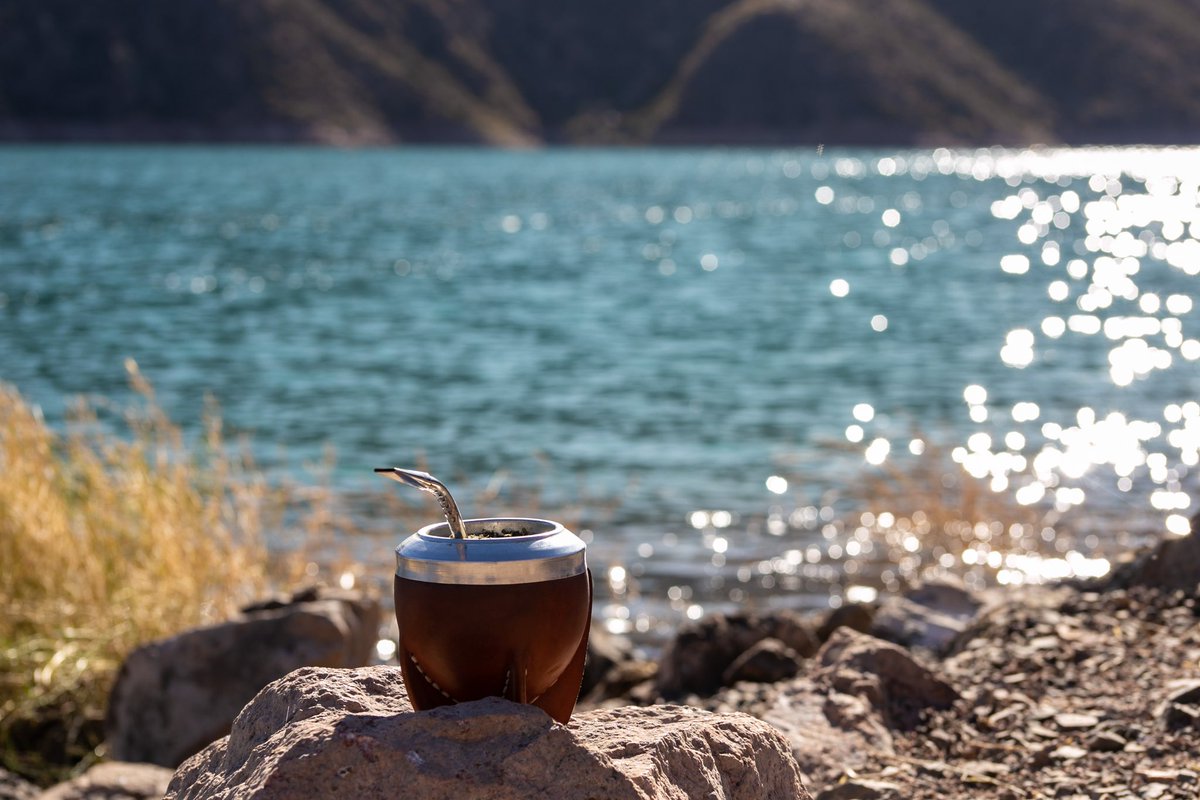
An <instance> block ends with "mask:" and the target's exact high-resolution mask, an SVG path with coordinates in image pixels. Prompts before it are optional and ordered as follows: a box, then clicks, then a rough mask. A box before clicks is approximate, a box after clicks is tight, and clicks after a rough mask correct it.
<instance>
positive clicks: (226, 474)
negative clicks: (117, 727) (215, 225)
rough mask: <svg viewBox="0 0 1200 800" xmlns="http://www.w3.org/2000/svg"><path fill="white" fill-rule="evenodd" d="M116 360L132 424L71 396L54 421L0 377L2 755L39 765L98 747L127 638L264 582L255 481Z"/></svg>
mask: <svg viewBox="0 0 1200 800" xmlns="http://www.w3.org/2000/svg"><path fill="white" fill-rule="evenodd" d="M127 366H128V368H129V372H130V378H131V381H132V383H133V386H134V387H135V388H136V389H137V390H138V391H139V392H140V393H141V395H142V397H143V401H144V402H142V403H139V404H137V405H136V406H135V407H131V408H130V409H128V410H127V411H126V412H125V424H126V425H127V426H128V433H125V432H121V433H113V432H109V431H106V430H105V428H104V426H102V425H101V424H100V423H99V422H98V420H97V417H96V415H95V413H94V412H93V410H92V409H91V408H89V407H88V406H87V405H85V404H83V403H80V404H79V405H78V406H77V408H76V409H75V411H74V413H73V415H72V421H71V423H70V425H69V426H68V430H67V432H66V434H64V435H59V434H56V433H55V432H54V431H52V430H51V429H50V428H49V427H48V426H47V425H46V423H45V422H44V420H43V419H42V417H41V414H40V412H39V410H38V409H37V408H35V407H33V406H31V405H30V404H29V403H27V402H26V401H25V400H24V399H23V398H22V397H21V395H20V394H19V393H18V392H17V391H16V390H15V389H13V388H11V387H4V386H0V564H2V565H3V568H2V569H0V606H2V608H3V614H2V615H0V653H2V654H3V663H4V667H3V671H2V672H0V758H2V760H3V764H4V766H6V767H7V768H9V769H13V770H15V771H18V772H21V773H23V774H26V775H31V776H34V777H40V778H43V779H45V778H46V777H55V776H56V775H55V773H56V772H57V773H59V774H61V770H62V765H63V764H70V763H75V762H80V761H83V762H84V763H87V761H89V760H90V759H94V758H95V757H96V754H95V748H96V747H97V745H98V744H99V742H100V738H101V730H100V728H101V721H102V719H103V714H104V710H105V703H106V700H107V695H108V691H109V689H110V687H111V684H112V680H113V678H114V675H115V672H116V670H117V668H118V667H119V665H120V663H121V661H122V659H123V658H124V657H125V655H126V654H127V653H128V652H129V651H130V650H132V649H133V648H134V647H136V646H137V645H138V644H140V643H143V642H145V641H148V640H151V639H154V638H157V637H161V636H164V635H167V634H171V633H173V632H177V631H179V630H181V629H184V628H186V627H188V626H193V625H196V624H201V623H208V622H213V621H216V620H220V619H222V618H225V617H228V616H229V615H231V614H233V613H234V612H236V610H237V608H238V606H239V604H240V603H242V602H243V601H245V600H247V599H249V598H250V597H251V596H252V595H254V594H256V593H260V592H261V591H263V590H264V589H265V588H266V586H267V584H268V578H269V576H268V563H269V560H268V557H267V552H266V549H265V545H264V543H263V539H262V531H263V528H264V514H265V513H266V512H267V509H268V508H269V507H270V506H271V502H270V501H271V498H270V492H269V491H268V489H267V487H266V485H265V483H264V482H263V480H262V479H261V478H260V477H259V476H257V475H256V474H255V473H254V471H253V467H252V465H251V464H249V462H248V460H247V459H246V458H243V457H238V456H236V455H234V454H232V451H231V448H230V447H229V446H228V445H227V444H226V442H225V441H224V440H223V438H222V433H221V425H220V421H219V419H218V418H217V417H216V416H215V415H211V414H210V415H208V416H207V418H206V428H205V431H206V434H205V437H204V440H203V442H201V443H199V444H198V445H197V446H195V447H193V448H188V447H187V446H185V442H184V439H183V436H182V434H181V432H180V430H179V428H178V427H176V426H175V425H173V424H172V423H171V422H170V421H169V420H168V419H167V417H166V416H165V415H164V413H163V412H162V410H161V409H160V408H159V407H158V406H157V405H156V404H155V402H154V394H153V391H152V389H151V387H150V386H149V384H148V383H147V382H146V381H145V380H144V379H143V378H142V376H141V375H140V373H139V372H138V371H137V366H136V364H133V363H132V362H130V363H129V364H127Z"/></svg>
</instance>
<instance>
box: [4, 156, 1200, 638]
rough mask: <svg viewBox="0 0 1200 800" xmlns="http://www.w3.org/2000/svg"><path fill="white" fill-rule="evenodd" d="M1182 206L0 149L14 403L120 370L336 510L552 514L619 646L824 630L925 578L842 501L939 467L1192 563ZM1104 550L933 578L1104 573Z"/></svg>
mask: <svg viewBox="0 0 1200 800" xmlns="http://www.w3.org/2000/svg"><path fill="white" fill-rule="evenodd" d="M1198 183H1200V151H1197V150H1194V149H1190V150H1189V149H1130V148H1125V149H1101V150H1081V149H1067V150H1044V151H1015V150H1014V151H1004V150H994V149H993V150H980V151H948V150H937V151H902V152H895V151H865V150H832V149H828V150H824V151H823V152H817V151H816V150H815V149H803V150H651V149H630V150H610V151H591V150H549V151H542V152H499V151H488V150H475V149H426V148H407V149H396V150H365V151H335V150H322V149H304V148H255V147H247V148H165V147H164V148H153V147H138V148H132V147H131V148H88V147H54V148H26V147H8V148H4V149H0V380H4V381H7V382H9V383H12V384H14V385H16V386H17V387H18V388H19V389H20V390H21V391H22V392H23V393H24V394H25V395H26V397H28V398H29V399H31V400H33V401H35V402H37V403H39V404H40V405H41V406H42V407H43V409H44V410H45V412H46V414H47V416H48V417H49V418H50V419H52V420H56V421H57V420H61V418H62V414H63V409H64V403H65V401H66V399H67V398H69V397H70V396H72V395H75V394H91V395H101V396H106V397H113V398H117V399H120V398H122V397H125V396H127V394H128V388H127V385H126V376H125V372H124V368H123V366H122V365H123V362H124V360H125V359H126V358H133V359H135V360H136V361H137V362H138V364H139V365H140V367H141V370H142V372H143V373H144V374H145V375H146V376H147V377H148V378H149V379H150V380H151V382H152V383H153V384H154V386H155V387H156V389H157V392H158V396H159V399H160V400H161V402H162V403H163V405H164V406H165V408H166V409H167V411H168V412H169V413H170V415H171V416H172V418H174V419H175V420H177V421H179V422H181V423H183V424H184V425H185V427H189V428H190V429H191V430H193V431H194V430H196V429H197V427H198V424H199V419H200V414H201V410H202V407H203V403H204V397H205V395H206V393H207V394H211V395H213V396H215V397H216V398H217V399H218V400H219V401H220V403H221V406H222V411H223V416H224V418H225V420H226V423H227V425H228V426H229V427H230V428H232V429H234V430H237V431H246V432H249V433H251V434H252V435H253V441H254V443H255V447H256V452H257V454H258V457H259V460H260V463H261V464H262V465H264V466H265V467H266V468H267V470H268V471H270V472H272V473H273V474H277V475H278V474H281V473H283V472H294V471H295V470H296V469H297V467H298V465H299V464H302V463H303V462H305V461H319V460H320V459H321V454H322V452H323V448H324V447H325V446H326V445H332V447H333V448H334V449H335V450H336V453H337V465H336V467H335V468H334V471H333V474H332V480H333V483H334V485H335V486H336V487H337V488H338V489H339V490H341V491H343V492H344V493H345V494H346V496H347V497H353V496H356V495H358V494H361V493H365V492H368V491H372V490H376V489H380V488H382V489H384V490H387V491H395V490H396V487H394V486H392V485H389V486H385V487H380V486H379V485H378V480H377V479H376V478H374V477H373V476H372V475H371V474H370V469H371V468H372V467H375V466H381V465H387V464H397V465H405V464H409V463H413V461H414V459H416V458H418V457H421V458H424V460H425V463H426V464H427V466H428V469H429V470H430V471H432V472H434V474H436V475H439V476H442V477H443V478H445V479H446V480H447V481H448V482H450V483H451V484H452V485H470V486H473V487H476V489H479V488H480V487H484V486H486V485H488V484H489V483H492V484H493V486H495V485H499V486H500V491H501V494H502V495H503V493H504V492H505V491H507V490H508V489H509V488H512V487H527V486H536V487H538V488H539V490H540V492H541V497H542V499H541V501H540V502H541V504H542V506H543V508H544V509H554V508H559V507H563V506H571V505H581V506H582V511H581V512H580V514H581V516H580V517H579V519H578V521H577V524H578V525H580V526H581V527H584V528H587V529H588V530H590V532H591V533H590V535H591V538H592V548H593V564H594V565H595V566H596V567H597V569H598V570H600V578H601V580H600V584H601V588H602V595H605V596H606V598H607V599H606V601H605V603H606V605H605V606H604V612H605V615H606V616H607V617H608V619H609V621H610V625H611V627H613V629H614V630H625V629H633V630H634V631H636V632H642V633H645V632H648V631H652V630H654V629H655V628H656V626H658V625H659V624H660V623H663V622H664V621H666V622H670V621H672V620H674V619H677V618H679V617H681V616H693V617H694V616H696V615H697V614H699V613H701V612H702V611H704V610H707V609H708V608H710V607H724V606H728V605H731V604H735V603H739V602H762V603H768V604H784V605H798V606H805V607H809V606H819V605H824V604H827V603H828V602H830V600H829V597H830V591H831V590H830V586H833V587H834V591H833V594H834V596H835V598H836V597H837V596H840V593H841V591H843V590H845V589H846V587H847V586H853V585H855V584H862V585H861V586H857V587H856V588H855V589H852V591H851V594H852V596H854V592H856V591H857V592H859V594H860V595H861V594H863V593H866V594H868V595H869V593H870V589H871V587H872V586H875V585H886V584H887V583H888V582H889V581H894V580H895V579H896V578H897V576H896V575H895V574H893V573H889V572H888V571H887V569H886V568H885V567H884V566H880V567H879V568H878V569H874V570H858V571H852V572H851V573H849V575H848V574H847V572H846V564H848V563H851V562H853V560H854V559H853V558H852V557H854V556H862V557H866V556H867V555H869V554H870V553H871V552H874V553H875V554H876V556H877V558H875V559H874V561H875V562H878V564H880V565H884V564H886V562H887V561H889V560H891V558H892V555H894V554H893V553H892V550H891V549H889V548H892V549H894V547H899V548H900V549H899V550H898V551H897V552H912V551H914V550H923V549H924V548H923V546H921V545H920V543H919V542H918V545H917V546H913V545H912V544H911V540H912V538H913V537H914V536H917V535H918V534H920V533H921V530H920V525H917V524H914V523H913V520H911V519H908V518H905V519H904V520H896V519H893V518H892V517H891V515H890V514H888V515H883V518H882V519H878V518H876V517H875V515H870V518H869V519H867V520H866V521H865V522H864V523H863V524H862V525H858V526H857V527H856V525H857V523H847V522H846V521H845V520H844V519H843V514H844V512H845V511H846V509H847V508H848V506H847V505H846V501H845V499H844V498H842V499H841V500H839V497H840V495H839V494H838V487H841V486H844V485H846V484H847V483H848V482H850V481H853V480H854V479H855V478H856V476H861V475H863V474H864V473H870V472H872V471H877V470H880V469H890V468H898V469H901V470H905V469H909V468H911V466H912V464H913V462H914V461H916V460H918V459H919V458H928V457H929V453H928V452H926V453H924V455H921V452H922V451H923V450H925V449H929V450H930V452H931V451H932V449H933V448H935V447H936V448H938V449H939V451H943V452H946V453H950V454H951V455H952V458H953V460H955V461H957V462H959V463H960V464H961V465H962V466H963V468H964V469H966V470H967V471H968V472H970V473H972V474H974V475H976V476H977V477H979V478H982V479H983V480H985V481H986V482H987V483H989V484H990V489H989V491H992V492H995V493H996V494H997V495H1006V496H1012V497H1013V499H1014V501H1019V502H1020V503H1023V504H1025V505H1028V506H1029V507H1030V508H1033V509H1040V510H1041V511H1042V512H1044V513H1045V514H1046V516H1045V517H1044V519H1046V520H1049V521H1050V522H1051V524H1052V523H1053V521H1054V520H1058V519H1059V517H1060V515H1062V514H1070V513H1077V512H1078V509H1079V508H1080V507H1082V508H1083V509H1086V510H1089V511H1090V512H1091V513H1092V515H1093V518H1094V519H1105V520H1112V519H1120V520H1121V522H1120V526H1121V531H1125V530H1129V531H1153V532H1156V531H1160V530H1162V529H1163V528H1164V527H1165V528H1167V529H1169V530H1173V531H1175V532H1176V533H1182V532H1184V531H1185V530H1186V516H1187V515H1189V514H1190V513H1192V512H1193V511H1194V510H1195V506H1194V505H1193V504H1192V503H1191V500H1190V495H1191V494H1193V493H1194V491H1195V488H1196V481H1195V474H1196V472H1195V470H1194V467H1195V465H1196V464H1197V461H1198V453H1197V450H1198V447H1200V406H1198V405H1197V403H1196V401H1195V399H1196V398H1197V396H1200V369H1198V368H1197V366H1198V362H1197V360H1198V359H1200V341H1198V337H1200V310H1198V309H1197V308H1196V304H1195V302H1194V300H1195V298H1196V294H1197V274H1198V273H1200V241H1198V239H1200V198H1198ZM501 478H503V481H504V483H503V484H502V485H501V484H500V480H501ZM401 491H403V490H401ZM839 503H840V505H839ZM464 504H465V505H467V506H468V507H467V508H466V509H464V510H465V511H466V512H467V514H468V515H470V514H472V513H476V514H485V513H487V511H488V509H476V508H472V507H470V505H469V503H464ZM435 513H436V512H435V508H434V507H433V506H432V504H430V517H431V519H432V518H433V517H434V516H435ZM901 522H904V523H909V524H908V525H907V527H906V526H904V525H901V524H900V523H901ZM1112 524H1116V523H1110V522H1106V523H1105V524H1104V525H1102V526H1093V528H1094V530H1092V531H1091V532H1089V533H1088V534H1087V535H1086V536H1083V535H1080V536H1077V537H1075V538H1073V539H1071V540H1070V543H1069V544H1062V543H1059V544H1054V543H1053V542H1048V540H1049V538H1050V537H1049V536H1047V537H1042V536H1041V532H1039V531H1037V530H1032V529H1031V531H1030V532H1029V535H1030V536H1031V537H1032V539H1034V540H1038V539H1039V538H1045V539H1046V540H1047V542H1048V543H1049V544H1051V545H1053V546H1052V547H1051V549H1052V550H1056V555H1055V561H1054V564H1055V565H1054V566H1052V567H1050V568H1049V571H1048V572H1047V568H1046V566H1045V564H1042V566H1040V567H1039V566H1036V565H1035V566H1032V567H1031V566H1030V564H1029V562H1021V561H1019V560H1013V561H1012V562H1011V563H1010V562H1007V561H1006V562H1003V563H1002V564H1001V563H1000V562H999V561H998V560H997V558H998V557H997V556H990V553H991V552H992V550H999V548H998V547H996V546H995V544H994V543H993V544H992V545H991V546H989V545H988V543H987V541H986V539H985V540H984V541H982V542H977V543H976V544H978V546H977V547H975V546H974V545H972V547H974V549H970V554H969V555H968V554H966V551H955V552H954V553H952V554H951V556H950V561H951V562H953V561H954V559H955V558H957V559H959V565H960V566H968V567H969V566H973V565H975V564H976V563H977V562H978V564H979V565H981V566H982V565H983V564H985V563H990V564H991V566H992V567H996V566H997V565H998V564H999V565H1000V566H1001V567H1002V571H1004V572H1005V573H1006V576H1005V579H1006V580H1007V581H1010V582H1020V581H1022V580H1034V579H1039V577H1044V575H1042V576H1039V573H1038V570H1039V569H1041V570H1042V572H1044V573H1046V574H1050V573H1053V572H1054V571H1055V570H1059V571H1063V570H1066V571H1071V570H1074V571H1087V570H1090V569H1095V568H1096V567H1095V565H1094V564H1092V563H1091V562H1090V561H1089V559H1091V558H1093V557H1095V558H1099V557H1100V556H1102V555H1103V554H1104V553H1105V552H1106V548H1108V547H1109V546H1110V545H1111V544H1112V542H1114V541H1116V539H1117V533H1118V531H1117V530H1116V529H1115V528H1111V527H1106V526H1110V525H1112ZM1083 527H1085V528H1086V527H1087V526H1086V525H1085V526H1083ZM864 532H865V533H864ZM1014 536H1015V535H1014ZM1015 538H1020V537H1016V536H1015ZM885 540H886V542H887V546H885V545H884V541H885ZM1064 541H1065V540H1064ZM372 546H374V545H372ZM906 547H907V551H906V550H905V548H906ZM1025 549H1027V550H1028V549H1029V548H1028V547H1027V548H1025ZM941 555H943V556H945V553H942V554H941ZM884 556H887V558H884ZM989 557H990V558H991V559H992V561H989V560H988V559H989ZM868 561H870V559H868ZM962 562H965V564H963V563H962ZM1064 565H1065V566H1064ZM1010 567H1011V569H1010ZM1076 567H1078V569H1076ZM856 574H857V577H856ZM881 576H882V577H881ZM833 602H837V599H834V601H833Z"/></svg>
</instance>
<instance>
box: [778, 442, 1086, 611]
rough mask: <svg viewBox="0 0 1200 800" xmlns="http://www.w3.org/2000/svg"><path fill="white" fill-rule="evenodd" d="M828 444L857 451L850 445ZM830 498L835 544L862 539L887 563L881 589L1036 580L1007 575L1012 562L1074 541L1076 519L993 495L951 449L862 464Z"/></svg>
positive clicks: (1006, 494) (930, 448) (800, 478)
mask: <svg viewBox="0 0 1200 800" xmlns="http://www.w3.org/2000/svg"><path fill="white" fill-rule="evenodd" d="M918 438H921V439H922V440H926V441H927V439H926V437H924V436H919V435H918ZM823 446H824V447H826V448H827V449H829V450H837V451H839V452H846V451H853V452H857V450H856V449H855V448H854V447H852V446H848V445H846V444H845V443H834V442H826V443H823ZM794 477H795V479H796V480H795V483H796V484H797V485H804V481H805V480H806V478H809V477H811V476H810V475H808V474H806V473H805V472H804V471H803V470H801V471H800V472H799V474H797V475H795V476H794ZM826 499H827V500H829V501H834V502H836V504H837V509H838V511H837V513H836V516H835V517H834V518H833V519H832V524H833V526H834V528H836V530H837V533H836V535H834V536H833V537H832V540H833V542H834V543H837V544H838V545H839V547H841V548H844V545H845V543H846V542H848V541H850V540H857V541H858V543H859V545H858V546H860V547H862V546H863V545H867V547H870V551H869V553H870V555H869V559H870V560H872V561H874V562H876V563H879V564H885V565H889V566H890V568H889V569H885V570H884V576H885V579H884V584H885V588H887V589H889V590H893V591H894V590H898V589H900V588H902V587H903V586H904V585H906V584H909V583H912V582H914V581H918V580H921V579H922V578H930V577H936V576H939V575H943V574H947V573H953V574H958V575H960V576H962V577H965V578H967V579H968V581H969V582H970V583H972V584H975V585H987V584H993V583H996V582H997V580H998V579H999V578H1002V577H1003V579H1004V580H1002V581H1001V582H1004V581H1007V580H1013V581H1021V580H1025V579H1026V577H1028V578H1029V579H1030V580H1035V579H1036V577H1035V576H1021V575H1016V574H1014V573H1009V574H1007V575H1004V576H1002V575H1001V571H1002V570H1003V569H1004V565H1005V564H1007V563H1008V559H1007V557H1008V556H1010V555H1017V556H1031V557H1039V558H1042V557H1044V558H1052V557H1057V556H1061V555H1062V553H1063V551H1064V550H1066V549H1069V548H1074V546H1075V542H1076V538H1077V537H1076V534H1075V532H1074V530H1073V524H1072V522H1071V520H1070V519H1067V518H1064V517H1063V516H1062V515H1060V514H1058V513H1056V512H1055V511H1054V509H1053V508H1051V507H1048V506H1046V505H1044V504H1037V505H1022V504H1020V503H1018V502H1017V501H1016V499H1015V498H1014V496H1013V493H1012V492H1011V491H1007V490H1006V491H994V490H993V489H992V488H991V486H990V485H989V481H988V480H981V479H978V478H974V477H972V476H971V475H970V474H968V473H967V472H966V471H965V470H963V468H962V467H961V466H960V465H959V464H957V463H955V462H954V460H953V459H952V458H951V454H950V453H949V452H948V451H947V450H944V449H942V448H939V447H937V446H935V445H931V444H927V446H926V450H925V452H924V453H923V454H922V455H920V456H911V457H910V456H908V455H907V454H900V455H898V456H897V457H894V458H889V459H888V460H887V461H885V462H884V463H883V464H881V465H879V466H866V465H865V466H864V468H863V469H862V470H861V471H860V472H859V473H858V474H857V475H854V476H852V477H849V478H847V479H845V480H844V481H842V483H841V484H840V485H839V487H838V489H837V491H836V492H835V493H834V494H831V495H829V496H828V497H827V498H826ZM827 538H830V537H827ZM868 543H869V544H868ZM863 550H864V553H866V552H867V550H866V548H865V547H864V549H863ZM864 557H867V556H864ZM846 558H847V560H849V558H850V557H849V556H847V557H846Z"/></svg>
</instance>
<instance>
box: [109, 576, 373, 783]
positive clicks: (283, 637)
mask: <svg viewBox="0 0 1200 800" xmlns="http://www.w3.org/2000/svg"><path fill="white" fill-rule="evenodd" d="M379 620H380V609H379V604H378V603H377V602H375V601H374V600H371V599H369V598H366V597H364V596H362V595H359V594H355V593H347V592H331V591H320V592H317V591H313V590H306V591H305V592H304V593H299V594H297V595H296V596H295V597H293V598H292V599H291V600H286V599H285V600H282V601H271V602H268V603H263V604H260V605H258V606H255V607H251V608H249V609H247V610H246V611H244V612H243V614H242V615H241V616H240V617H238V618H236V619H234V620H231V621H230V622H226V623H223V624H220V625H212V626H207V627H202V628H195V629H193V630H190V631H185V632H184V633H181V634H179V635H178V636H173V637H171V638H169V639H163V640H161V641H157V642H152V643H150V644H147V645H144V646H142V647H139V648H138V649H137V650H135V651H133V652H132V653H131V654H130V655H129V657H128V658H127V659H126V660H125V663H124V664H123V665H122V666H121V670H120V672H119V673H118V675H117V680H116V683H115V685H114V686H113V691H112V694H111V696H110V698H109V708H108V716H107V719H106V720H105V732H106V735H107V739H108V746H109V753H110V755H111V756H112V757H113V758H114V759H116V760H119V761H128V762H144V763H150V764H159V765H162V766H166V767H171V768H174V767H176V766H178V765H179V764H180V763H181V762H182V761H183V760H184V759H185V758H187V757H188V756H190V755H192V754H194V753H196V752H197V751H199V750H200V749H201V748H203V747H205V746H206V745H207V744H209V743H210V742H212V741H215V740H216V739H219V738H220V737H222V736H224V735H225V734H227V733H228V732H229V730H230V725H231V724H232V722H233V719H234V717H236V716H237V714H238V712H239V711H240V710H241V708H242V706H244V705H245V704H246V703H247V702H248V701H250V700H251V699H252V698H253V697H254V696H255V694H257V693H258V691H259V690H260V689H262V688H263V687H264V686H266V685H267V684H268V683H270V682H271V681H273V680H275V679H277V678H280V677H282V676H284V675H286V674H288V673H289V672H292V671H293V670H295V669H297V668H299V667H303V666H326V667H355V666H361V665H364V664H367V663H369V662H370V660H371V657H372V654H373V652H374V647H375V642H376V640H377V637H378V630H379Z"/></svg>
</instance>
